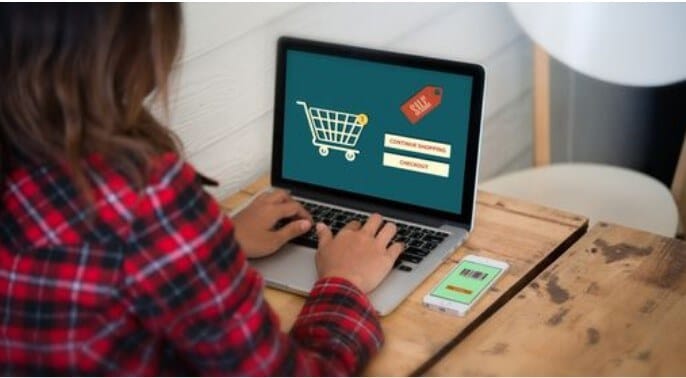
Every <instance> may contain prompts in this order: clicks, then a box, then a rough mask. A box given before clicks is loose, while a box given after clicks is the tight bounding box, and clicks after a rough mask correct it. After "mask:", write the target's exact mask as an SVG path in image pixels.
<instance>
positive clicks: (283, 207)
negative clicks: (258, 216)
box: [273, 201, 312, 220]
mask: <svg viewBox="0 0 686 378" xmlns="http://www.w3.org/2000/svg"><path fill="white" fill-rule="evenodd" d="M273 211H274V215H275V216H276V217H277V218H279V219H281V218H290V217H293V216H297V217H298V218H301V219H307V220H312V216H311V215H310V213H308V212H307V210H305V208H304V207H303V206H302V205H301V204H300V203H298V202H295V201H289V202H284V203H281V204H278V205H274V209H273Z"/></svg>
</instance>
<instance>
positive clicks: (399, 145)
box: [281, 49, 480, 214]
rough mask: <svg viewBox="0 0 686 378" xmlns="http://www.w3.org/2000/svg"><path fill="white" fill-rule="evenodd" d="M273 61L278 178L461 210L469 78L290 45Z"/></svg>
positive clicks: (442, 209)
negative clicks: (278, 103)
mask: <svg viewBox="0 0 686 378" xmlns="http://www.w3.org/2000/svg"><path fill="white" fill-rule="evenodd" d="M283 59H285V71H284V72H283V76H284V78H285V79H284V83H283V96H282V97H283V104H282V106H283V135H282V148H283V150H282V161H281V174H282V177H283V178H284V179H287V180H291V181H295V182H301V183H307V184H312V185H315V186H317V187H323V188H330V189H336V190H339V191H344V192H348V193H357V194H362V195H365V196H369V197H373V198H379V199H384V200H389V201H393V202H394V203H401V204H409V205H413V206H418V207H421V208H428V209H434V210H438V211H440V212H443V213H450V214H461V213H462V212H463V211H464V209H463V203H464V202H465V201H463V196H464V195H465V189H466V188H465V175H466V168H467V150H468V140H469V138H468V132H469V129H470V127H469V125H470V112H471V111H472V108H473V107H472V101H473V99H472V96H473V88H472V87H473V85H474V83H473V81H474V79H473V77H472V76H470V75H467V74H459V73H455V72H446V71H444V70H443V71H441V70H432V69H426V68H420V67H412V66H406V65H400V64H392V63H387V62H383V61H374V60H367V59H361V58H358V57H351V56H340V55H333V54H326V53H321V52H312V51H302V50H297V49H287V50H286V51H285V57H284V58H283ZM479 100H480V99H479ZM479 110H480V106H479ZM474 170H475V169H474V168H473V167H472V172H471V173H470V174H472V175H474V174H475V172H473V171H474ZM471 185H474V179H473V178H472V180H471ZM467 189H468V195H470V196H473V195H474V194H473V188H472V189H471V190H469V188H467ZM470 210H471V209H470Z"/></svg>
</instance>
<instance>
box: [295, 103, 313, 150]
mask: <svg viewBox="0 0 686 378" xmlns="http://www.w3.org/2000/svg"><path fill="white" fill-rule="evenodd" d="M295 103H296V104H298V105H302V107H303V108H305V116H306V117H307V125H308V126H310V132H311V133H312V143H314V142H315V140H317V138H316V136H315V135H317V134H316V133H315V131H314V123H313V121H312V115H311V114H310V109H309V108H308V107H307V103H306V102H305V101H296V102H295Z"/></svg>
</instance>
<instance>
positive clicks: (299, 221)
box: [233, 190, 312, 257]
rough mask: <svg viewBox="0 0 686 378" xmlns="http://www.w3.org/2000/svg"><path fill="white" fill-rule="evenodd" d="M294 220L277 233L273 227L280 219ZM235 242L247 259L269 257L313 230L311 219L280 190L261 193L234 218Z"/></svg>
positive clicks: (296, 203) (298, 204)
mask: <svg viewBox="0 0 686 378" xmlns="http://www.w3.org/2000/svg"><path fill="white" fill-rule="evenodd" d="M284 218H295V219H294V220H293V221H291V222H289V223H287V224H286V225H285V226H283V227H281V228H280V229H278V230H274V225H275V224H276V222H278V221H279V220H281V219H284ZM233 223H234V225H235V228H236V240H238V243H239V244H240V245H241V248H243V252H245V254H246V255H247V256H248V257H262V256H267V255H270V254H272V253H274V252H276V250H278V249H279V248H281V246H283V245H284V244H286V243H287V242H288V241H289V240H291V239H293V238H295V237H297V236H300V235H302V234H304V233H305V232H307V231H308V230H309V229H310V228H311V227H312V217H311V216H310V214H309V213H308V212H307V210H305V208H303V207H302V205H301V204H300V203H298V202H297V201H295V200H294V199H293V198H291V196H290V195H289V194H288V193H286V192H285V191H283V190H274V191H273V192H270V193H263V194H261V195H259V196H258V197H257V198H255V200H254V201H253V202H252V203H251V204H250V205H248V207H246V208H245V209H243V210H242V211H241V212H240V213H238V214H236V216H234V217H233Z"/></svg>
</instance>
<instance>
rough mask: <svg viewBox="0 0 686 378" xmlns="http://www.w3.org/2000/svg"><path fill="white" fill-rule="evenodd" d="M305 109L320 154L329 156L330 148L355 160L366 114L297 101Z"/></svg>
mask: <svg viewBox="0 0 686 378" xmlns="http://www.w3.org/2000/svg"><path fill="white" fill-rule="evenodd" d="M295 103H296V104H298V105H302V107H303V108H304V109H305V116H306V117H307V123H308V124H309V126H310V132H312V144H313V145H314V146H315V147H319V154H320V155H322V156H327V155H328V154H329V149H334V150H339V151H344V152H345V158H346V159H347V160H348V161H353V160H355V157H356V156H357V154H359V153H360V151H359V150H357V149H355V145H357V141H358V139H359V138H360V134H361V133H362V130H364V127H365V126H366V125H367V122H368V120H369V119H368V117H367V115H366V114H352V113H345V112H339V111H336V110H330V109H322V108H315V107H312V106H308V105H307V103H306V102H305V101H296V102H295Z"/></svg>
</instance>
